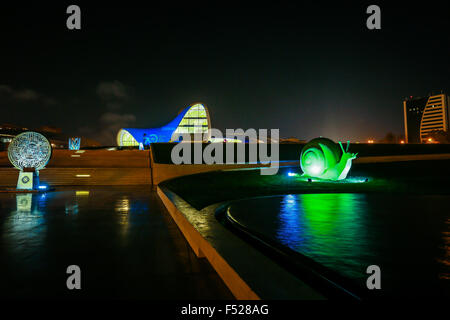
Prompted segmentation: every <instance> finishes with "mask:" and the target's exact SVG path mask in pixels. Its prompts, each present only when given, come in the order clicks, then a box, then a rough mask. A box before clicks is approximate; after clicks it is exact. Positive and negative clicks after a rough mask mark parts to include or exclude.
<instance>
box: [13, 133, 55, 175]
mask: <svg viewBox="0 0 450 320" xmlns="http://www.w3.org/2000/svg"><path fill="white" fill-rule="evenodd" d="M51 154H52V146H51V144H50V142H49V141H48V140H47V138H46V137H44V136H43V135H42V134H40V133H37V132H32V131H27V132H24V133H21V134H19V135H17V136H16V137H14V139H12V141H11V143H10V144H9V147H8V158H9V161H10V162H11V163H12V165H13V166H14V167H16V168H17V169H19V170H23V169H24V168H34V169H35V170H40V169H43V168H44V167H45V166H46V164H47V163H48V161H49V160H50V156H51Z"/></svg>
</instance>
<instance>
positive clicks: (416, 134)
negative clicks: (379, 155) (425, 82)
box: [403, 94, 449, 143]
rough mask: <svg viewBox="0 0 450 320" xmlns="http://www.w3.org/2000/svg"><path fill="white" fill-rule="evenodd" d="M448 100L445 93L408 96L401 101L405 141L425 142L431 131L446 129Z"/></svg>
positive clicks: (445, 130)
mask: <svg viewBox="0 0 450 320" xmlns="http://www.w3.org/2000/svg"><path fill="white" fill-rule="evenodd" d="M448 101H449V97H448V96H447V95H446V94H438V95H432V96H428V97H420V98H413V97H410V98H409V99H406V100H404V101H403V117H404V126H405V140H406V143H425V142H427V141H428V135H429V134H430V133H432V132H433V131H444V132H447V131H448V119H449V117H448Z"/></svg>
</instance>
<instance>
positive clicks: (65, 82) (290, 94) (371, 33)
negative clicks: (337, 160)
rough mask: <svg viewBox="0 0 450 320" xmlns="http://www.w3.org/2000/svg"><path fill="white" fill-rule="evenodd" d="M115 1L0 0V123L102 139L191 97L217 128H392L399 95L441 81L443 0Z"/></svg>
mask: <svg viewBox="0 0 450 320" xmlns="http://www.w3.org/2000/svg"><path fill="white" fill-rule="evenodd" d="M297 2H299V3H300V4H298V3H297ZM392 2H393V1H392ZM121 3H122V5H119V4H108V3H102V4H101V5H100V4H98V5H97V6H94V5H93V4H92V1H91V3H89V2H73V3H72V2H64V1H62V2H61V3H58V4H56V3H55V4H53V3H48V2H45V3H44V2H42V1H41V2H39V3H34V4H33V5H27V4H23V3H21V4H19V5H17V6H16V7H11V6H6V5H4V4H2V5H1V6H2V7H1V19H0V33H1V46H0V49H1V53H0V54H1V68H0V106H1V110H2V116H1V120H0V123H13V124H17V125H22V126H26V127H29V128H36V127H39V126H42V125H51V126H56V127H60V128H62V129H63V132H65V133H68V134H73V135H80V134H81V135H84V136H88V137H93V138H95V139H97V140H98V141H101V142H103V143H106V144H114V137H115V134H116V132H117V130H118V129H119V128H121V127H157V126H161V125H164V124H166V123H167V122H168V121H170V120H171V119H172V118H174V117H175V115H176V114H177V113H178V111H179V110H180V109H181V108H183V107H185V106H187V105H189V104H191V103H193V102H198V101H200V102H203V103H205V104H206V105H207V106H208V107H209V109H210V112H211V120H212V126H213V127H214V128H218V129H221V130H224V129H225V128H244V129H247V128H256V129H258V128H269V129H270V128H279V129H280V135H281V136H282V137H291V136H295V137H298V138H301V139H310V138H314V137H316V136H319V135H322V136H328V137H330V138H332V139H344V140H346V139H350V140H352V141H365V140H367V139H368V138H375V139H381V138H383V137H384V136H385V135H386V134H387V133H388V132H393V133H394V134H402V133H403V113H402V99H403V98H404V97H406V96H423V95H427V94H429V93H431V92H435V93H439V92H440V91H441V90H443V91H444V92H447V93H449V92H450V77H449V75H450V73H449V72H450V61H449V58H450V55H449V53H450V37H449V31H450V10H449V8H448V6H447V7H446V6H444V2H443V3H442V4H441V3H439V2H433V1H422V2H420V3H416V4H413V2H398V1H395V2H393V3H394V4H395V6H392V4H391V5H389V4H383V3H376V2H374V3H371V2H367V3H359V4H357V3H356V2H355V3H353V2H351V3H348V2H344V1H339V2H334V5H330V4H328V3H327V2H319V1H315V2H313V3H314V4H308V5H305V4H301V1H296V2H284V3H280V4H275V2H273V4H272V5H270V6H265V7H263V6H262V4H260V5H257V3H255V4H253V5H250V4H249V5H243V4H242V3H239V2H236V3H232V2H218V3H223V5H219V4H215V5H213V2H205V3H198V4H196V3H194V2H184V4H183V5H182V4H176V3H174V4H173V5H167V4H166V5H162V4H160V5H155V4H153V2H152V1H147V2H144V1H140V2H136V3H132V2H130V1H127V2H121ZM70 4H77V5H79V6H80V7H81V20H82V22H81V24H82V28H81V30H79V31H78V30H77V31H74V30H68V29H67V28H66V19H67V17H68V14H66V8H67V6H68V5H70ZM369 4H378V5H379V6H380V8H381V26H382V29H381V30H368V29H367V28H366V19H367V17H368V16H369V15H368V14H366V8H367V6H368V5H369ZM125 5H126V7H125Z"/></svg>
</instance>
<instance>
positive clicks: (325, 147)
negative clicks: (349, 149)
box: [300, 138, 343, 178]
mask: <svg viewBox="0 0 450 320" xmlns="http://www.w3.org/2000/svg"><path fill="white" fill-rule="evenodd" d="M342 154H343V151H342V150H341V148H340V147H339V145H338V144H336V143H334V142H333V141H332V140H330V139H328V138H315V139H313V140H311V141H310V142H308V143H307V144H306V145H305V146H304V147H303V149H302V153H301V155H300V166H301V168H302V170H303V172H304V174H305V175H307V176H311V177H319V178H320V177H322V176H323V175H324V174H326V172H327V171H328V170H330V169H333V168H335V167H336V165H337V164H338V163H339V161H340V160H341V158H342Z"/></svg>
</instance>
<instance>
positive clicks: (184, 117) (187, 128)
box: [117, 103, 211, 146]
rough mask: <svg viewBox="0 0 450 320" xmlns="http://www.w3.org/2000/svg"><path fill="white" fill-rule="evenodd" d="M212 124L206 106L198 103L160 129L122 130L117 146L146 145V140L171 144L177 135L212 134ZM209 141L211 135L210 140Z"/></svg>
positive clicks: (118, 134)
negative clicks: (173, 137) (174, 135)
mask: <svg viewBox="0 0 450 320" xmlns="http://www.w3.org/2000/svg"><path fill="white" fill-rule="evenodd" d="M210 129H211V123H210V118H209V112H208V109H207V108H206V106H204V105H203V104H201V103H196V104H194V105H192V106H188V107H187V108H185V109H184V110H183V111H181V112H180V113H179V114H178V115H177V117H176V118H175V119H173V120H172V121H171V122H169V123H168V124H167V125H165V126H163V127H160V128H150V129H138V128H122V129H120V130H119V132H118V133H117V144H118V145H119V146H139V144H140V143H143V144H144V145H145V142H146V141H144V140H147V141H148V142H150V143H153V142H170V141H172V135H173V134H176V133H184V134H186V133H188V134H191V135H193V134H195V133H203V134H204V133H210ZM206 140H209V135H208V139H206Z"/></svg>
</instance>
